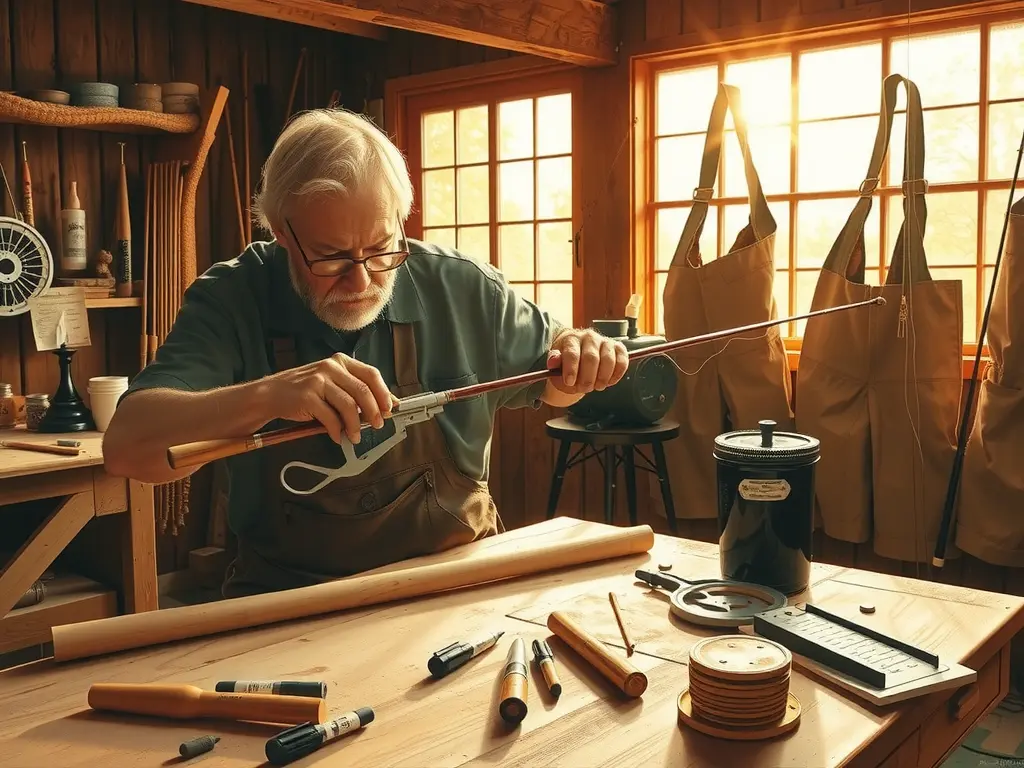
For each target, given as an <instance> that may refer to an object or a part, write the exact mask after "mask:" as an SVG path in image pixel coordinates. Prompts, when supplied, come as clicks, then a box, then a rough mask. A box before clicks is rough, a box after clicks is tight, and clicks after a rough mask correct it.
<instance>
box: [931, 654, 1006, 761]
mask: <svg viewBox="0 0 1024 768" xmlns="http://www.w3.org/2000/svg"><path fill="white" fill-rule="evenodd" d="M1009 678H1010V657H1009V647H1007V648H1003V649H1002V650H1001V651H1000V652H999V653H997V654H996V655H995V656H993V657H992V658H991V659H989V660H988V663H987V664H985V666H983V667H982V668H981V669H979V670H978V680H977V681H976V682H975V683H973V684H972V685H971V686H967V687H965V688H962V689H960V690H958V691H956V692H954V694H953V696H952V697H951V698H950V700H949V701H948V702H946V703H945V704H943V705H942V706H941V707H939V708H938V709H936V710H935V711H934V712H932V714H931V715H930V716H929V717H928V719H927V720H925V721H924V722H923V723H922V724H921V728H920V730H919V731H918V735H919V738H918V744H919V745H920V750H921V752H920V755H919V760H918V763H917V764H918V765H919V766H936V765H939V764H941V763H942V761H943V760H945V759H946V758H947V757H948V756H949V753H950V752H951V751H952V750H951V749H950V745H951V744H960V743H961V742H962V741H963V740H964V739H965V738H967V734H968V733H970V731H971V730H972V729H973V728H975V727H976V726H977V725H978V723H979V722H980V721H981V719H982V718H983V717H984V716H985V715H986V714H988V713H989V712H990V711H991V710H992V709H993V708H994V707H995V706H996V705H997V704H998V703H999V702H1000V701H1001V700H1002V698H1003V696H1005V695H1006V693H1007V692H1008V690H1009V685H1010V679H1009Z"/></svg>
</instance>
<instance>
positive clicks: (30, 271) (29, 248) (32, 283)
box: [0, 216, 53, 316]
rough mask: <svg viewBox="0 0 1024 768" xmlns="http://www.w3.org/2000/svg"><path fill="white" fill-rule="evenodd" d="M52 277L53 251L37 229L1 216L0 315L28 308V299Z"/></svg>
mask: <svg viewBox="0 0 1024 768" xmlns="http://www.w3.org/2000/svg"><path fill="white" fill-rule="evenodd" d="M52 281H53V254H52V253H50V246H48V245H47V244H46V241H45V240H44V239H43V236H42V235H41V234H39V230H37V229H36V228H35V227H32V226H30V225H28V224H26V223H25V222H24V221H21V220H19V219H14V218H11V217H9V216H0V316H4V315H7V316H14V315H20V314H22V313H24V312H27V311H28V300H29V299H33V298H35V297H37V296H41V295H42V294H44V293H45V292H46V291H47V289H48V288H49V287H50V283H51V282H52Z"/></svg>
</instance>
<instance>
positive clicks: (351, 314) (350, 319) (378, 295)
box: [288, 259, 397, 331]
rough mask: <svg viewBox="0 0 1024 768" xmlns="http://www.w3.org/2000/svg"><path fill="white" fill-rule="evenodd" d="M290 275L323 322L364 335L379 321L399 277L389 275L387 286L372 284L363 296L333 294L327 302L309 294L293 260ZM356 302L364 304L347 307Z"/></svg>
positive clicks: (294, 284) (339, 329)
mask: <svg viewBox="0 0 1024 768" xmlns="http://www.w3.org/2000/svg"><path fill="white" fill-rule="evenodd" d="M288 274H289V275H290V276H291V281H292V287H293V288H294V289H295V292H296V293H298V294H299V297H300V298H301V299H302V301H303V302H304V303H305V304H306V306H307V307H309V310H310V311H311V312H312V313H313V314H314V315H316V316H317V317H318V318H319V319H320V320H321V321H322V322H324V323H326V324H327V325H329V326H331V328H334V329H335V330H338V331H361V330H362V329H363V328H365V327H366V326H368V325H370V324H371V323H373V321H375V320H376V319H377V318H378V317H380V315H381V313H382V312H383V311H384V307H386V306H387V304H388V302H389V301H391V295H392V293H393V292H394V290H395V277H396V276H397V272H396V271H394V270H392V271H391V272H390V273H388V274H387V275H386V282H385V283H384V285H378V284H377V283H372V282H371V283H370V287H369V288H367V289H366V290H365V291H364V292H363V293H358V294H343V293H338V292H334V293H331V294H328V295H327V296H326V297H325V298H318V297H316V296H314V295H313V293H312V292H311V291H310V290H309V286H308V285H307V284H306V283H305V281H303V280H302V279H301V278H300V277H299V276H298V275H297V274H296V271H295V264H294V263H293V262H292V260H291V259H289V260H288ZM357 299H358V300H360V302H361V303H360V304H358V305H356V306H353V305H352V304H350V303H348V302H351V301H354V300H357Z"/></svg>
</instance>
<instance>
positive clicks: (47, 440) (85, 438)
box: [0, 425, 103, 480]
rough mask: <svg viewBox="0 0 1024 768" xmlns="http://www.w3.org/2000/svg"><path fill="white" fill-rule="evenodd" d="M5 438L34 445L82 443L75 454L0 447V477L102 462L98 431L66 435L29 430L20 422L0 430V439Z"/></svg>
mask: <svg viewBox="0 0 1024 768" xmlns="http://www.w3.org/2000/svg"><path fill="white" fill-rule="evenodd" d="M5 440H12V441H17V442H19V443H34V444H35V445H56V443H57V441H58V440H78V441H80V442H81V443H82V445H81V448H82V452H81V453H79V454H78V455H77V456H59V455H57V454H53V453H39V452H37V451H24V450H19V449H17V448H5V447H3V446H0V480H2V479H3V478H5V477H21V476H23V475H37V474H40V473H43V472H56V471H59V470H62V469H74V468H76V467H91V466H95V465H97V464H102V463H103V433H102V432H96V431H90V432H68V433H66V434H65V433H59V434H57V433H42V432H29V431H28V430H27V429H25V426H24V425H19V426H17V427H13V428H7V429H0V442H4V441H5Z"/></svg>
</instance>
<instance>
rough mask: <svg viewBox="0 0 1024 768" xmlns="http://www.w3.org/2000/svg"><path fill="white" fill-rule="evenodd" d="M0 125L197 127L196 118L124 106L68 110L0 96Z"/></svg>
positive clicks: (135, 129)
mask: <svg viewBox="0 0 1024 768" xmlns="http://www.w3.org/2000/svg"><path fill="white" fill-rule="evenodd" d="M0 123H16V124H18V125H46V126H51V127H54V128H85V129H88V130H93V131H108V132H113V133H194V132H195V131H196V129H197V128H199V124H200V117H199V115H193V114H188V115H170V114H164V113H163V112H148V111H146V110H141V109H127V108H125V107H72V106H66V105H64V104H50V103H48V102H44V101H33V100H32V99H25V98H22V97H21V96H15V95H14V94H13V93H0Z"/></svg>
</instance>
